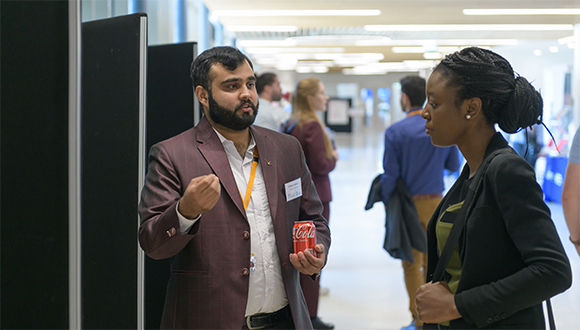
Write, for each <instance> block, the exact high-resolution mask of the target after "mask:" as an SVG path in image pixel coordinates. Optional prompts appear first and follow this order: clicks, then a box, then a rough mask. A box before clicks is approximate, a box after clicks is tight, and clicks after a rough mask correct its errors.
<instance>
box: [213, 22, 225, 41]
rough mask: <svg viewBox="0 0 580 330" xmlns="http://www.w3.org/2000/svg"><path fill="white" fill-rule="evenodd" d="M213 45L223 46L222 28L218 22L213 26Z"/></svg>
mask: <svg viewBox="0 0 580 330" xmlns="http://www.w3.org/2000/svg"><path fill="white" fill-rule="evenodd" d="M213 38H214V43H215V45H216V46H223V45H224V26H223V25H222V23H220V22H216V23H215V25H214V37H213Z"/></svg>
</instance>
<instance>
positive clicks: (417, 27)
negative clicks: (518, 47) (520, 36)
mask: <svg viewBox="0 0 580 330" xmlns="http://www.w3.org/2000/svg"><path fill="white" fill-rule="evenodd" d="M573 29H574V26H573V25H572V24H404V25H365V30H367V31H560V30H564V31H568V30H573Z"/></svg>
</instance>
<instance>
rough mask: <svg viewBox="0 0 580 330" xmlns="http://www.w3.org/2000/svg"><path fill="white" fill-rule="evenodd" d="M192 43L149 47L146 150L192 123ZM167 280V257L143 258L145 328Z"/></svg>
mask: <svg viewBox="0 0 580 330" xmlns="http://www.w3.org/2000/svg"><path fill="white" fill-rule="evenodd" d="M194 57H195V43H181V44H171V45H160V46H151V47H149V54H148V67H147V150H149V149H150V148H151V146H152V145H153V144H155V143H157V142H159V141H163V140H165V139H168V138H170V137H172V136H174V135H177V134H179V133H181V132H183V131H185V130H187V129H189V128H191V127H192V126H193V88H192V87H191V78H189V68H190V66H191V62H193V58H194ZM168 281H169V259H165V260H153V259H151V258H149V257H146V259H145V328H146V329H159V325H160V323H161V314H162V312H163V304H164V301H165V291H166V288H167V282H168Z"/></svg>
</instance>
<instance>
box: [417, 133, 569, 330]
mask: <svg viewBox="0 0 580 330" xmlns="http://www.w3.org/2000/svg"><path fill="white" fill-rule="evenodd" d="M501 148H509V149H510V150H511V152H508V153H502V154H500V155H497V156H496V157H495V158H494V159H493V160H492V161H491V163H490V164H489V167H488V169H487V171H486V173H485V174H484V177H483V182H482V184H481V186H480V189H479V191H477V192H476V194H475V197H474V199H473V202H472V203H475V204H474V205H473V207H472V208H471V211H470V212H469V213H468V214H467V216H466V223H465V228H464V229H463V233H462V235H461V238H460V240H459V251H460V258H461V263H462V272H461V278H460V280H459V285H458V288H457V292H456V294H455V304H456V305H457V309H458V310H459V313H460V314H461V315H462V318H461V319H457V320H453V321H451V328H452V329H475V328H482V327H487V328H488V329H492V328H493V329H544V328H545V323H544V315H543V309H542V301H543V300H545V299H548V298H550V297H552V296H554V295H556V294H558V293H561V292H563V291H565V290H567V289H568V288H569V287H570V285H571V283H572V273H571V269H570V263H569V261H568V258H567V256H566V253H565V252H564V249H563V247H562V243H561V242H560V239H559V237H558V233H557V232H556V228H555V226H554V223H553V222H552V219H551V217H550V209H549V208H548V206H547V205H546V203H544V200H543V193H542V189H541V188H540V186H539V185H538V183H537V182H536V176H535V173H534V170H533V168H532V167H531V166H530V165H529V164H528V163H527V162H526V161H525V160H524V159H523V158H521V157H520V156H518V155H517V154H516V152H515V151H513V149H511V148H510V147H509V146H508V144H507V142H506V140H505V139H504V138H503V137H502V136H501V134H499V133H497V134H496V135H495V136H494V137H493V138H492V140H491V141H490V143H489V145H488V147H487V150H486V152H485V158H487V157H488V156H489V154H491V153H492V152H493V151H495V150H498V149H501ZM483 163H485V159H484V161H483ZM468 176H469V167H468V166H465V167H464V169H463V171H462V173H461V176H460V177H459V178H458V179H457V181H456V183H455V184H454V185H453V187H452V188H451V190H450V192H449V193H448V194H447V195H446V196H445V197H444V198H443V200H442V201H441V203H440V204H439V206H438V207H437V209H436V210H435V212H434V213H433V216H432V217H431V220H430V221H429V225H428V227H427V239H428V260H429V262H428V267H427V281H431V280H432V278H433V272H434V270H435V267H436V265H437V261H438V259H439V257H438V252H437V238H436V234H435V227H436V222H437V218H438V215H439V214H440V212H441V209H442V208H447V207H448V206H449V205H448V202H447V198H448V196H449V195H450V193H451V191H453V190H455V189H461V187H462V185H463V183H464V182H465V180H466V179H467V178H468ZM463 207H466V205H463ZM429 328H432V327H431V326H429V325H426V326H425V329H429Z"/></svg>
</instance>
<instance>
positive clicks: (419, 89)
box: [401, 76, 427, 107]
mask: <svg viewBox="0 0 580 330" xmlns="http://www.w3.org/2000/svg"><path fill="white" fill-rule="evenodd" d="M401 92H403V93H405V94H407V96H408V97H409V101H410V102H411V106H412V107H420V106H423V103H425V99H426V98H427V97H426V96H425V79H423V78H421V77H419V76H406V77H404V78H403V79H401Z"/></svg>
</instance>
